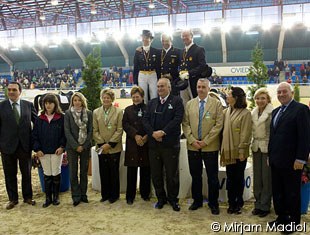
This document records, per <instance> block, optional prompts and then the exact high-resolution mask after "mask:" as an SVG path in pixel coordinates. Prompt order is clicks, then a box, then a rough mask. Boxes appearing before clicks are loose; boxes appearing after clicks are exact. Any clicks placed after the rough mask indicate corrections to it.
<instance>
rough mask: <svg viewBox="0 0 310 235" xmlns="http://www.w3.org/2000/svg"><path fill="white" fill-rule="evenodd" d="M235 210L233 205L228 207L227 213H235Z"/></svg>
mask: <svg viewBox="0 0 310 235" xmlns="http://www.w3.org/2000/svg"><path fill="white" fill-rule="evenodd" d="M234 211H235V208H233V207H232V206H229V207H228V209H227V214H233V213H234Z"/></svg>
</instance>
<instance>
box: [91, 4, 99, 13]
mask: <svg viewBox="0 0 310 235" xmlns="http://www.w3.org/2000/svg"><path fill="white" fill-rule="evenodd" d="M90 14H92V15H96V14H97V10H96V6H95V5H94V4H92V5H91V7H90Z"/></svg>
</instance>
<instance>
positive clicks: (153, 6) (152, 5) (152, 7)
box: [149, 0, 155, 9]
mask: <svg viewBox="0 0 310 235" xmlns="http://www.w3.org/2000/svg"><path fill="white" fill-rule="evenodd" d="M149 8H150V9H154V8H155V4H154V3H153V1H152V0H151V1H150V4H149Z"/></svg>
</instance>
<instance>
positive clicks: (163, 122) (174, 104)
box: [143, 78, 184, 211]
mask: <svg viewBox="0 0 310 235" xmlns="http://www.w3.org/2000/svg"><path fill="white" fill-rule="evenodd" d="M157 90H158V98H154V99H152V100H151V101H150V102H149V103H148V106H147V110H146V112H145V115H144V117H143V126H144V129H145V131H146V133H147V134H148V143H149V159H150V167H151V175H152V181H153V184H154V188H155V192H156V196H157V199H158V202H157V203H156V205H155V208H157V209H162V208H163V207H164V205H165V204H166V203H167V201H168V202H169V203H170V205H171V206H172V209H173V210H174V211H180V206H179V204H178V198H177V197H178V193H179V169H178V166H179V153H180V134H181V125H180V124H181V122H182V118H183V114H184V108H183V104H182V99H181V98H180V97H178V96H174V95H172V94H170V91H171V84H170V81H169V80H168V79H167V78H160V79H159V80H158V82H157ZM163 169H164V170H165V174H166V183H167V194H166V191H165V188H164V179H163V178H164V177H163Z"/></svg>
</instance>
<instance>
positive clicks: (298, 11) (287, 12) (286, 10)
mask: <svg viewBox="0 0 310 235" xmlns="http://www.w3.org/2000/svg"><path fill="white" fill-rule="evenodd" d="M302 8H303V6H302V4H298V5H284V6H283V24H287V23H289V24H294V23H301V22H302Z"/></svg>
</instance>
